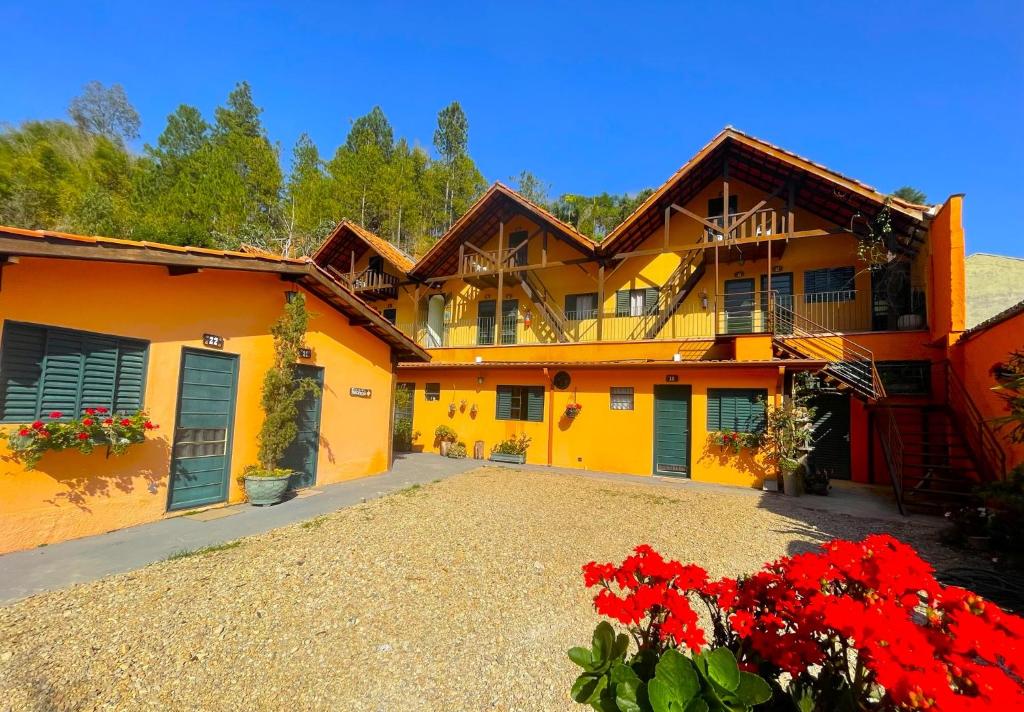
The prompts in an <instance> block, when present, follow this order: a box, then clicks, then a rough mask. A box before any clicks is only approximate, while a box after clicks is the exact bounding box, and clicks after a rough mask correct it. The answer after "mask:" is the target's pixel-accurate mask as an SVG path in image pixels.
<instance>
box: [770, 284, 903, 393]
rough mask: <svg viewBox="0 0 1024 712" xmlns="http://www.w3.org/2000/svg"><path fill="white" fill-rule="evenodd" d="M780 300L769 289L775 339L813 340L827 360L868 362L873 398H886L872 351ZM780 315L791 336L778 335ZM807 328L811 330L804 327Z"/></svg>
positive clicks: (773, 291) (775, 291) (776, 291)
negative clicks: (777, 328)
mask: <svg viewBox="0 0 1024 712" xmlns="http://www.w3.org/2000/svg"><path fill="white" fill-rule="evenodd" d="M777 297H778V290H774V289H773V290H769V293H768V300H769V308H768V315H769V319H770V320H771V323H770V324H769V325H768V328H769V331H771V332H772V333H773V334H774V335H775V337H776V338H780V337H789V338H794V339H800V340H802V341H810V342H811V344H813V346H814V348H815V349H816V350H817V351H818V352H822V353H823V354H824V356H825V360H826V361H830V362H835V363H843V362H848V361H850V360H851V359H849V358H848V357H847V354H853V355H854V356H855V357H856V358H855V359H854V360H855V361H860V362H865V363H867V365H868V367H869V369H870V371H871V388H872V390H873V391H874V392H873V393H872V394H870V395H871V396H872V397H874V398H884V397H885V386H884V385H883V384H882V379H881V377H880V376H879V374H878V368H877V366H876V365H875V355H874V353H873V352H872V351H871V349H869V348H867V347H866V346H863V345H861V344H858V343H857V342H856V341H853V340H852V339H848V338H847V337H845V336H843V335H842V334H840V333H838V332H835V331H831V330H830V329H828V328H826V327H824V326H822V325H821V324H818V323H817V322H815V321H813V320H812V319H809V318H808V317H806V316H805V315H803V314H799V313H798V312H796V311H794V310H793V309H790V308H789V307H787V306H785V305H784V304H783V303H782V302H780V301H779V299H778V298H777ZM780 316H781V317H782V318H784V319H785V320H786V323H787V325H788V326H789V327H791V331H790V333H786V334H779V333H778V332H777V330H776V328H775V326H776V320H778V319H779V317H780ZM798 324H799V325H798ZM805 326H806V327H809V328H804V327H805ZM833 340H835V341H838V342H839V344H840V346H839V347H835V346H833V345H832V343H833Z"/></svg>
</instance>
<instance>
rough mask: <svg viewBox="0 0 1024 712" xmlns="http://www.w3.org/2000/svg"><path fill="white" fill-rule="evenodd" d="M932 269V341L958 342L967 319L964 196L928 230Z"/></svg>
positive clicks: (945, 209) (941, 212)
mask: <svg viewBox="0 0 1024 712" xmlns="http://www.w3.org/2000/svg"><path fill="white" fill-rule="evenodd" d="M928 250H929V257H930V264H931V269H930V271H929V277H930V279H929V282H928V292H929V294H928V296H929V299H928V304H929V308H928V323H929V326H930V328H931V334H932V339H935V340H939V339H950V343H952V341H953V340H955V338H956V335H957V334H959V333H960V332H961V331H963V330H964V320H965V318H966V313H967V312H966V309H967V308H966V299H967V292H966V271H965V267H964V259H965V255H964V228H963V196H961V195H954V196H951V197H950V198H949V200H947V201H946V203H945V205H943V206H942V208H941V209H940V210H939V212H938V213H937V214H936V215H935V218H934V219H933V220H932V223H931V225H930V227H929V229H928Z"/></svg>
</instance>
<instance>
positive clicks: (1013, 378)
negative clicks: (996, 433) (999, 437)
mask: <svg viewBox="0 0 1024 712" xmlns="http://www.w3.org/2000/svg"><path fill="white" fill-rule="evenodd" d="M999 373H1000V376H999V381H1000V383H999V384H998V385H996V386H993V388H992V390H994V391H997V393H998V395H999V397H1000V398H1002V399H1003V402H1004V403H1005V404H1006V409H1007V410H1008V411H1009V414H1008V415H1005V416H1002V417H999V418H996V419H995V420H994V421H993V422H994V423H995V425H996V427H998V428H1006V429H1007V434H1006V437H1007V438H1008V439H1009V440H1010V441H1011V442H1014V443H1024V351H1014V352H1013V353H1012V354H1010V357H1009V359H1007V362H1006V363H1004V364H1001V366H1000V368H999Z"/></svg>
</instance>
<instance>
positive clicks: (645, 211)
mask: <svg viewBox="0 0 1024 712" xmlns="http://www.w3.org/2000/svg"><path fill="white" fill-rule="evenodd" d="M961 204H962V198H961V196H957V195H954V196H952V197H950V198H949V199H948V200H947V201H946V202H945V203H944V204H942V205H936V206H925V205H913V204H910V203H907V202H905V201H903V200H900V199H898V198H893V197H890V196H886V195H884V194H882V193H880V192H878V191H876V190H875V189H873V188H871V187H870V186H867V185H865V184H863V183H861V182H859V181H856V180H853V179H851V178H848V177H846V176H843V175H841V174H839V173H836V172H834V171H831V170H828V169H826V168H824V167H822V166H820V165H818V164H816V163H813V162H812V161H810V160H808V159H805V158H802V157H799V156H796V155H794V154H792V153H790V152H788V151H785V150H783V149H781V148H779V147H777V146H773V145H771V144H768V143H766V142H764V141H761V140H759V139H756V138H753V137H751V136H749V135H747V134H744V133H742V132H740V131H737V130H735V129H731V128H727V129H725V130H723V131H722V132H721V133H719V134H718V135H717V136H716V137H715V138H714V139H713V140H712V141H711V142H710V143H709V144H707V145H706V146H705V147H703V148H702V149H701V150H700V151H699V152H698V153H697V154H696V155H695V156H694V157H693V158H692V159H691V160H690V161H688V162H687V163H686V164H685V165H684V166H683V167H682V168H680V169H679V170H678V171H677V172H676V173H675V174H673V175H672V176H671V177H670V178H669V179H668V180H667V181H666V182H665V183H664V184H663V185H662V186H661V187H660V188H659V189H658V190H657V191H656V192H655V193H654V194H653V195H651V196H650V197H649V198H648V199H647V200H646V201H645V202H644V203H643V204H642V205H641V206H640V207H639V208H637V210H636V211H635V212H634V213H633V214H632V215H630V216H629V217H628V218H627V219H626V220H625V221H624V222H623V223H622V224H621V225H619V226H618V227H616V228H615V229H614V230H613V231H612V232H611V233H610V234H608V235H607V236H606V237H605V239H603V240H602V241H601V242H599V243H595V242H594V241H592V240H590V239H588V238H587V237H586V236H584V235H581V234H580V233H578V232H577V231H575V230H574V229H573V228H572V227H571V226H570V225H567V224H565V223H563V222H562V221H560V220H558V219H557V218H556V217H555V216H553V215H551V214H550V213H548V212H547V211H545V210H544V209H542V208H541V207H539V206H537V205H534V204H532V203H531V202H530V201H528V200H526V199H525V198H523V197H522V196H520V195H518V194H517V193H516V192H515V191H513V190H511V189H510V188H508V187H506V186H504V185H502V184H500V183H496V184H494V185H493V186H492V187H491V188H490V189H489V190H488V191H487V192H486V193H485V194H484V195H483V196H482V197H481V198H480V199H479V201H477V203H476V204H474V205H473V206H472V207H471V208H470V210H469V211H468V212H467V213H466V214H465V215H463V216H462V217H461V218H460V219H459V220H458V221H457V222H456V223H455V224H454V225H453V226H452V228H451V229H450V230H449V231H448V232H447V233H446V234H445V235H444V236H443V237H442V238H441V239H440V240H439V241H438V242H437V243H436V244H435V245H434V246H433V247H432V248H431V249H430V250H429V251H428V252H427V253H426V254H425V255H423V256H422V257H421V258H420V259H419V260H417V261H416V262H415V264H414V265H412V266H411V267H410V268H408V269H406V270H405V271H404V274H399V265H398V264H397V263H396V261H395V260H391V259H388V258H387V257H386V255H383V254H380V257H382V258H384V259H383V260H382V262H383V263H384V264H386V265H387V269H388V270H389V271H388V274H389V277H388V279H389V282H388V286H389V291H388V292H387V294H380V295H379V298H378V300H377V301H376V302H375V306H377V307H378V308H379V309H381V310H382V312H383V313H385V314H388V315H389V318H391V319H393V320H394V322H395V323H396V324H397V326H398V327H399V328H400V329H402V330H403V331H404V332H406V333H407V334H409V335H410V336H411V337H413V338H414V339H415V340H416V341H417V342H418V343H419V344H420V345H421V346H423V347H424V348H426V349H427V350H428V352H429V353H430V355H431V357H432V358H431V360H430V361H429V362H419V363H403V364H401V365H400V367H399V371H398V378H399V381H400V382H401V384H400V385H401V386H402V387H403V388H405V389H407V390H409V391H411V392H412V394H413V398H412V404H411V410H412V413H411V417H412V419H413V429H414V430H415V431H418V433H419V437H418V439H417V440H416V442H415V443H414V445H413V446H414V447H416V448H421V449H426V450H432V449H435V448H437V447H438V443H437V442H435V439H434V432H435V430H436V428H437V427H438V426H441V425H444V426H448V427H450V428H451V429H452V430H454V431H455V432H456V433H457V434H458V439H459V440H461V441H463V442H464V443H466V445H467V447H468V448H469V449H470V450H471V451H472V449H473V446H474V445H475V444H477V443H478V442H482V444H483V448H484V451H485V452H489V451H490V450H491V448H492V447H493V446H494V445H495V444H496V443H498V442H500V441H502V440H504V439H506V438H509V437H512V436H515V435H519V434H525V435H527V436H529V437H530V439H531V444H530V447H529V449H528V451H527V461H528V462H531V463H536V464H547V465H555V466H562V467H575V468H585V469H593V470H603V471H610V472H623V473H633V474H648V475H650V474H660V475H668V476H682V477H691V478H693V479H696V480H707V481H714V482H726V483H733V484H740V485H746V486H751V487H756V486H760V485H761V484H762V482H763V481H764V479H765V478H766V477H769V476H772V477H774V473H769V472H767V471H766V469H765V467H764V464H763V462H761V461H760V459H759V458H758V457H757V456H756V455H754V454H751V453H750V452H749V451H746V450H744V451H742V452H741V453H740V454H738V455H737V454H734V453H733V452H732V451H731V450H730V449H728V448H723V447H721V446H720V444H719V443H720V441H721V438H720V435H719V434H720V433H722V432H733V431H744V430H756V429H758V428H759V427H760V425H761V423H762V421H763V417H764V412H765V408H766V407H767V406H770V405H771V404H773V403H776V402H778V400H779V398H780V397H782V395H783V394H787V393H789V392H790V389H791V388H792V381H793V375H794V374H795V373H798V372H801V371H810V372H812V373H816V374H820V376H821V377H822V378H821V383H822V384H823V386H822V388H821V392H820V393H819V395H818V396H817V398H816V406H817V408H818V421H819V422H818V423H816V431H815V440H816V447H815V457H816V462H817V466H818V467H820V468H822V469H825V470H827V471H828V472H829V473H830V474H831V475H832V477H834V478H845V479H852V480H855V481H861V482H876V483H884V482H889V481H893V483H894V486H895V487H896V488H897V490H898V491H900V493H901V495H902V494H903V493H904V492H906V493H907V498H908V499H911V498H912V497H913V496H918V499H919V500H921V503H922V504H927V503H928V502H926V501H924V500H926V499H927V498H926V497H924V496H923V495H922V493H923V492H924V491H925V490H927V489H930V488H931V489H934V490H936V491H938V490H943V489H946V490H948V489H953V490H958V489H959V485H961V484H963V483H964V482H969V481H971V480H973V479H977V478H978V477H980V476H982V475H983V474H989V473H984V472H982V471H983V470H984V468H985V467H986V464H987V463H985V462H977V461H975V460H974V459H971V460H965V461H964V463H963V466H962V467H959V468H957V469H956V470H955V471H953V472H950V473H947V475H948V477H947V479H948V480H949V481H950V484H949V487H945V484H946V483H944V482H939V479H938V478H935V477H933V475H932V474H930V473H928V469H929V468H928V465H929V463H931V462H932V461H933V460H934V458H935V452H938V450H935V451H934V452H933V451H930V450H928V451H918V450H915V449H914V448H913V447H911V446H909V445H907V446H904V444H903V443H900V442H897V440H898V436H899V433H900V432H904V433H908V434H909V437H908V442H909V441H910V440H911V439H912V438H916V439H922V438H923V440H924V441H925V443H926V444H931V445H936V443H937V442H938V441H937V439H936V438H938V437H939V436H938V435H937V434H938V433H939V432H942V433H946V432H948V431H951V430H952V431H954V432H953V435H949V436H947V435H943V436H942V437H944V438H947V440H948V438H950V437H952V438H955V431H956V428H954V427H952V425H951V424H952V423H957V422H959V421H958V420H957V419H958V418H959V416H958V415H957V413H955V412H953V411H952V410H951V409H950V408H949V407H948V406H947V402H948V398H947V385H946V379H945V373H946V369H945V363H946V361H947V356H948V346H949V344H951V343H952V342H953V341H954V340H955V339H956V337H957V335H958V334H959V333H960V332H961V331H962V330H963V329H964V324H963V321H964V286H963V274H964V269H963V259H964V254H963V251H964V247H963V229H962V226H961V216H960V213H961ZM885 216H887V220H883V217H885ZM872 235H876V236H877V239H872ZM363 238H364V239H363V245H364V247H365V249H366V250H367V251H369V252H373V250H374V246H373V244H372V241H370V240H367V239H366V236H365V235H364V236H363ZM346 244H347V243H346ZM329 246H330V243H328V245H325V248H324V249H322V250H321V252H320V253H318V255H317V258H316V259H317V261H318V262H319V263H320V264H321V265H323V266H324V267H325V269H328V270H333V271H336V272H337V273H339V274H341V273H345V272H346V271H348V272H350V273H351V272H353V269H352V266H351V265H352V264H353V261H354V260H355V262H354V263H355V272H359V271H360V270H362V269H364V265H366V264H367V258H366V257H365V253H364V252H362V251H357V252H358V254H356V253H355V252H352V251H351V248H350V247H346V248H345V249H336V250H335V249H329ZM869 248H871V249H873V250H874V251H875V252H880V253H882V254H886V255H892V256H894V260H893V262H894V264H891V265H890V266H889V267H888V268H887V269H886V270H884V271H880V270H878V269H871V266H870V264H869V262H868V259H869V258H870V251H871V250H870V249H869ZM346 250H348V253H346V252H345V251H346ZM406 259H407V258H406ZM875 261H878V260H872V262H875ZM380 263H381V261H378V265H380ZM577 406H578V407H577ZM929 438H930V440H929ZM945 445H946V446H947V449H948V448H949V447H960V446H961V445H963V443H960V442H946V443H945ZM936 447H937V445H936ZM926 480H927V481H926ZM922 482H925V484H928V485H930V486H932V485H934V487H922V486H921V484H920V483H922ZM940 485H942V486H940ZM954 485H955V486H954Z"/></svg>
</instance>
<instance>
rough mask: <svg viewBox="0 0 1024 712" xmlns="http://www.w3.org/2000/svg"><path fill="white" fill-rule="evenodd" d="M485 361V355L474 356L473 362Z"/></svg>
mask: <svg viewBox="0 0 1024 712" xmlns="http://www.w3.org/2000/svg"><path fill="white" fill-rule="evenodd" d="M483 362H484V357H483V356H474V357H473V363H483Z"/></svg>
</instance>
